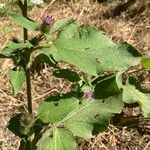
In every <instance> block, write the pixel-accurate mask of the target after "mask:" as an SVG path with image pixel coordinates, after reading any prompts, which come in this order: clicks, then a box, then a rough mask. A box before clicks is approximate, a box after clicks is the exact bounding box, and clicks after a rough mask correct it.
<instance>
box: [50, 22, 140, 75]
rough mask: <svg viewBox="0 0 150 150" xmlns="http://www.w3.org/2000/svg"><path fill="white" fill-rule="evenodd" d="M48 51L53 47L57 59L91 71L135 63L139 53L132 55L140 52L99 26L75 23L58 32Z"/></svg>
mask: <svg viewBox="0 0 150 150" xmlns="http://www.w3.org/2000/svg"><path fill="white" fill-rule="evenodd" d="M49 51H50V53H51V52H52V51H53V53H52V54H54V55H55V56H56V58H55V56H54V58H55V59H56V60H57V59H58V60H62V61H65V62H68V63H70V64H73V65H75V66H77V67H78V68H80V69H81V70H82V71H84V72H86V73H88V74H91V75H96V74H97V73H99V72H101V71H112V70H113V71H123V70H126V69H128V68H129V67H130V66H132V65H135V64H137V63H138V62H139V57H135V56H140V54H139V53H138V52H135V51H136V50H135V49H134V48H133V47H132V46H131V45H129V44H127V43H123V44H121V45H119V46H118V45H116V44H114V43H113V42H111V41H110V39H109V38H108V37H107V36H105V35H104V34H102V33H101V32H100V31H99V30H98V29H96V28H94V27H91V26H89V25H82V26H78V25H77V24H75V23H70V24H69V25H68V26H67V27H66V28H64V29H63V30H62V31H60V32H59V34H58V37H57V38H56V40H55V41H54V44H53V46H52V47H51V48H50V50H49ZM56 53H57V55H56ZM47 54H48V53H47Z"/></svg>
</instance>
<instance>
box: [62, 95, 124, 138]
mask: <svg viewBox="0 0 150 150" xmlns="http://www.w3.org/2000/svg"><path fill="white" fill-rule="evenodd" d="M103 101H104V102H103ZM122 108H123V102H122V98H121V96H118V95H116V96H113V97H109V98H107V99H101V100H92V101H87V100H85V101H84V102H83V103H82V104H80V105H79V106H78V108H75V109H74V110H72V111H71V112H70V113H69V114H68V115H67V116H66V117H65V118H64V119H63V120H62V121H61V122H63V123H64V124H65V125H66V127H67V128H68V129H69V130H70V131H71V132H72V133H74V134H75V135H77V136H79V137H82V138H86V139H88V138H91V137H92V136H93V132H95V128H94V126H95V125H96V124H98V125H99V131H102V127H103V128H106V122H109V121H110V118H111V116H112V115H113V114H114V113H120V112H121V110H122ZM97 130H98V127H97ZM97 132H98V131H97Z"/></svg>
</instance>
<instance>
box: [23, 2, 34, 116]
mask: <svg viewBox="0 0 150 150" xmlns="http://www.w3.org/2000/svg"><path fill="white" fill-rule="evenodd" d="M22 13H23V16H24V17H26V18H27V0H24V8H23V12H22ZM23 36H24V42H26V41H27V40H28V30H27V29H25V28H23ZM25 57H26V68H25V72H26V85H27V100H28V111H29V114H31V115H32V95H31V78H30V67H29V66H28V63H29V61H30V51H28V49H27V52H26V56H25Z"/></svg>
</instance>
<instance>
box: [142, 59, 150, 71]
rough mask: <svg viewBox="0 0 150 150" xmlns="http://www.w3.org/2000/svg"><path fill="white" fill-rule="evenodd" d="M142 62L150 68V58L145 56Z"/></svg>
mask: <svg viewBox="0 0 150 150" xmlns="http://www.w3.org/2000/svg"><path fill="white" fill-rule="evenodd" d="M141 64H142V66H143V67H144V68H147V69H150V58H143V59H142V60H141Z"/></svg>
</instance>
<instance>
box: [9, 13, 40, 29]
mask: <svg viewBox="0 0 150 150" xmlns="http://www.w3.org/2000/svg"><path fill="white" fill-rule="evenodd" d="M10 18H11V20H12V21H14V22H15V23H17V24H18V25H20V26H21V27H24V28H26V29H28V30H31V31H35V30H37V28H38V24H36V23H35V22H33V21H31V20H29V19H27V18H25V17H24V16H22V15H21V14H11V15H10Z"/></svg>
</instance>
